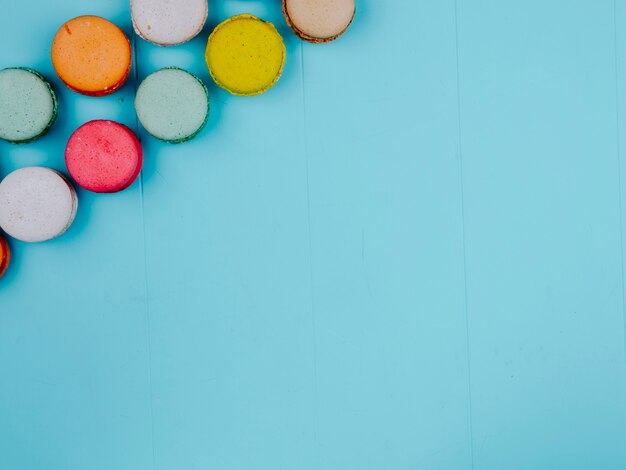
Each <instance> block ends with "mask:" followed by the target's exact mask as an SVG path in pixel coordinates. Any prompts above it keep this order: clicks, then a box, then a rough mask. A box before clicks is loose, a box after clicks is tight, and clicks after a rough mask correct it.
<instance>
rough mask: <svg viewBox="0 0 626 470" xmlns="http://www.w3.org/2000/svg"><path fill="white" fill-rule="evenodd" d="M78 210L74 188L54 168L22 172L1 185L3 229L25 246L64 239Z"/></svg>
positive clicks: (10, 175) (27, 168)
mask: <svg viewBox="0 0 626 470" xmlns="http://www.w3.org/2000/svg"><path fill="white" fill-rule="evenodd" d="M77 208H78V199H77V197H76V192H75V191H74V188H73V187H72V185H71V184H70V183H69V182H68V181H67V179H65V177H64V176H63V175H61V173H59V172H57V171H55V170H53V169H51V168H45V167H41V166H31V167H26V168H20V169H19V170H15V171H14V172H12V173H9V174H8V175H7V176H6V177H5V178H4V180H2V182H1V183H0V228H2V230H4V231H5V232H6V233H7V234H8V235H10V236H12V237H13V238H16V239H18V240H22V241H24V242H42V241H46V240H51V239H53V238H56V237H58V236H59V235H62V234H63V233H64V232H65V231H66V230H67V229H68V228H69V226H70V225H71V224H72V222H73V221H74V217H75V215H76V209H77Z"/></svg>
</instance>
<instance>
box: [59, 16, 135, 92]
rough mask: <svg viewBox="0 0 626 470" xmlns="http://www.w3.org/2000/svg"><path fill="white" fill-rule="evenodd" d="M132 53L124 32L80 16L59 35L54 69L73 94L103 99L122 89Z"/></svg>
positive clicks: (96, 18) (111, 25)
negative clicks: (101, 97)
mask: <svg viewBox="0 0 626 470" xmlns="http://www.w3.org/2000/svg"><path fill="white" fill-rule="evenodd" d="M131 63H132V52H131V47H130V42H129V41H128V38H127V37H126V35H125V34H124V32H123V31H122V30H121V29H120V28H118V27H117V26H115V25H114V24H113V23H111V22H110V21H108V20H105V19H104V18H100V17H99V16H79V17H77V18H74V19H72V20H69V21H68V22H67V23H65V24H64V25H63V26H61V28H60V29H59V30H58V31H57V33H56V35H55V36H54V41H53V43H52V65H54V69H55V70H56V72H57V74H58V75H59V78H60V79H61V81H63V83H65V85H66V86H67V87H68V88H70V89H71V90H74V91H76V92H77V93H81V94H83V95H89V96H104V95H108V94H111V93H113V92H114V91H115V90H117V89H118V88H120V87H121V86H122V85H123V84H124V81H125V80H126V78H127V77H128V73H129V72H130V67H131Z"/></svg>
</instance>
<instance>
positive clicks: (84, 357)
mask: <svg viewBox="0 0 626 470" xmlns="http://www.w3.org/2000/svg"><path fill="white" fill-rule="evenodd" d="M209 3H210V13H209V20H208V23H207V27H206V28H205V30H204V31H203V33H202V34H201V35H200V36H199V37H198V38H196V39H195V40H193V41H192V42H191V43H188V44H186V45H183V46H179V47H174V48H159V47H156V46H152V45H151V44H148V43H146V42H144V41H142V40H140V39H133V42H134V43H135V50H134V52H135V57H136V66H135V68H134V70H133V73H132V74H131V78H130V79H129V80H128V82H127V83H126V85H125V86H124V87H123V88H122V89H121V91H119V92H117V93H115V94H113V95H111V96H108V97H104V98H89V97H85V96H80V95H77V94H75V93H72V92H70V91H69V90H67V89H66V88H64V87H63V86H62V85H61V84H60V83H59V81H58V79H57V77H56V75H55V74H54V71H53V68H52V65H51V62H50V57H49V49H50V44H51V41H52V38H53V36H54V33H55V31H56V29H57V28H58V27H59V26H60V25H61V24H62V23H63V22H64V21H65V20H67V19H69V18H72V17H74V16H78V15H81V14H96V15H101V16H104V17H106V18H108V19H111V20H113V21H115V22H116V23H117V24H119V25H120V26H121V27H123V28H124V30H125V31H126V32H127V33H128V34H129V35H130V36H131V37H132V28H131V23H130V16H129V12H128V2H126V1H122V0H107V1H103V0H99V1H96V0H63V1H56V2H52V1H45V0H37V1H34V0H32V1H14V0H0V11H1V12H2V13H1V15H0V41H1V44H2V46H1V49H0V67H8V66H31V67H34V68H36V69H38V70H40V71H41V72H42V73H44V74H45V75H46V76H47V77H49V78H50V79H52V81H53V83H54V84H55V85H56V88H57V90H58V92H59V97H60V118H59V120H58V122H57V123H56V124H55V126H54V127H53V129H52V130H51V132H50V133H49V134H48V135H47V136H45V137H44V138H42V139H40V140H39V141H37V142H36V143H33V144H30V145H23V146H11V145H9V144H7V143H0V174H6V173H8V172H10V171H12V170H13V169H15V168H19V167H22V166H27V165H46V166H51V167H53V168H57V169H59V170H62V171H65V165H64V160H63V151H64V148H65V142H66V141H67V138H68V137H69V135H70V134H71V132H72V131H73V130H74V129H75V128H76V127H77V126H79V125H80V124H82V123H83V122H85V121H88V120H90V119H96V118H108V119H115V120H118V121H120V122H122V123H125V124H127V125H129V126H131V127H132V128H135V129H137V130H138V132H139V135H140V137H141V139H142V142H143V145H144V150H145V158H146V161H145V167H144V171H143V173H142V175H141V178H140V180H138V181H137V183H135V184H134V185H133V186H132V187H131V188H130V189H128V190H127V191H124V192H122V193H119V194H113V195H95V194H91V193H88V192H86V191H82V190H80V191H79V197H80V207H79V213H78V216H77V219H76V222H75V224H74V225H73V226H72V227H71V229H70V230H69V232H68V233H67V234H66V235H65V236H63V237H61V238H59V239H57V240H54V241H51V242H47V243H43V244H37V245H26V244H24V243H19V242H16V241H12V242H11V246H12V249H13V255H14V256H13V263H12V265H11V267H10V269H9V271H8V272H7V274H6V276H5V277H4V278H3V279H2V281H1V282H0V468H2V469H7V470H14V469H17V470H21V469H44V468H45V469H50V470H74V469H90V470H100V469H102V470H105V469H106V470H110V469H119V470H125V469H132V470H143V469H163V470H165V469H177V470H178V469H184V470H193V469H224V470H239V469H242V470H244V469H245V470H254V469H263V470H265V469H268V470H278V469H288V470H294V469H297V470H308V469H324V470H353V469H354V470H366V469H376V470H378V469H381V470H382V469H384V470H402V469H469V468H474V469H480V470H491V469H493V470H501V469H556V468H564V469H565V468H566V469H599V468H602V469H623V468H626V367H625V364H626V362H625V357H626V356H625V348H624V344H625V341H624V264H625V263H626V258H625V256H624V249H623V242H624V235H623V226H624V223H625V221H626V188H624V185H623V183H622V181H624V179H625V178H626V175H625V171H626V165H625V162H624V159H625V158H626V84H625V80H626V2H625V1H624V0H615V1H613V0H552V1H546V0H525V1H514V0H506V1H503V0H456V2H455V1H454V0H358V3H357V4H358V14H357V17H356V20H355V23H354V25H353V26H352V27H351V29H350V30H349V31H348V33H347V34H346V36H344V37H343V38H341V39H340V40H339V41H337V42H335V43H332V44H329V45H321V46H318V45H310V44H302V43H301V42H300V41H299V40H297V39H296V37H295V36H294V35H293V34H292V33H291V31H290V30H289V29H288V28H287V26H286V24H285V21H284V18H283V17H282V14H281V12H280V5H279V1H278V0H272V1H270V0H265V1H243V0H242V1H236V0H228V1H227V0H220V1H218V0H212V1H210V2H209ZM242 12H249V13H253V14H257V15H259V16H261V17H262V18H264V19H269V20H272V21H274V22H275V23H276V24H277V26H278V28H279V30H280V31H281V33H282V34H283V35H284V37H285V41H286V45H287V52H288V60H287V63H286V66H285V70H284V74H283V77H282V78H281V80H280V81H279V83H278V84H277V86H276V87H274V88H273V89H272V90H270V91H269V92H268V93H266V94H264V95H262V96H258V97H254V98H245V97H244V98H242V97H234V96H231V95H229V94H228V93H226V92H224V91H222V90H220V89H218V88H217V87H216V86H215V85H214V84H213V82H212V81H211V79H210V77H209V75H208V72H207V70H206V68H205V65H204V61H203V57H202V53H203V50H204V46H205V41H206V38H207V36H208V33H209V32H210V31H211V29H212V28H213V27H214V26H215V25H216V24H217V23H218V22H220V21H221V20H223V19H225V18H227V17H229V16H231V15H233V14H237V13H242ZM170 65H176V66H180V67H184V68H187V69H189V70H190V71H192V72H194V73H196V74H198V75H199V76H200V77H201V78H203V79H204V80H205V82H206V83H207V84H208V85H209V88H210V93H211V103H212V110H211V116H210V120H209V124H208V126H207V128H206V129H205V130H204V131H203V132H202V134H201V135H200V136H199V137H198V138H197V139H196V140H194V141H193V142H190V143H188V144H184V145H178V146H173V145H167V144H162V143H159V142H157V141H155V140H154V139H152V138H150V137H149V136H147V135H146V133H145V132H144V131H143V130H142V129H141V128H139V127H137V122H136V118H135V114H134V110H133V94H134V90H135V88H136V86H137V81H136V79H135V75H136V76H137V77H138V79H139V80H141V79H142V78H143V77H145V76H146V75H147V74H149V73H150V72H152V71H154V70H156V69H158V68H160V67H163V66H170Z"/></svg>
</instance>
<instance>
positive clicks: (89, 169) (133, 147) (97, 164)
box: [65, 120, 143, 193]
mask: <svg viewBox="0 0 626 470" xmlns="http://www.w3.org/2000/svg"><path fill="white" fill-rule="evenodd" d="M65 163H66V164H67V169H68V171H69V173H70V175H72V178H74V180H76V183H78V185H79V186H81V187H83V188H85V189H87V190H89V191H93V192H96V193H115V192H118V191H121V190H123V189H126V188H127V187H129V186H130V185H131V184H132V183H133V182H134V181H135V179H137V176H138V175H139V172H140V171H141V165H142V163H143V151H142V150H141V144H140V142H139V139H137V136H136V135H135V133H134V132H133V131H131V130H130V129H129V128H128V127H126V126H125V125H123V124H120V123H118V122H115V121H105V120H96V121H89V122H87V123H85V124H83V125H82V126H80V127H79V128H78V129H76V131H74V133H73V134H72V136H71V137H70V139H69V141H68V142H67V147H66V148H65Z"/></svg>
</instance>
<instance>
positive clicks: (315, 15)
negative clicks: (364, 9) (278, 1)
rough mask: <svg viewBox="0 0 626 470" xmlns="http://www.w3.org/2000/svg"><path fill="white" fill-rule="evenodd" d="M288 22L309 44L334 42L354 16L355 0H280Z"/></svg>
mask: <svg viewBox="0 0 626 470" xmlns="http://www.w3.org/2000/svg"><path fill="white" fill-rule="evenodd" d="M282 4H283V13H284V15H285V19H286V20H287V24H288V25H289V26H290V27H291V29H292V30H293V31H294V32H295V33H296V35H297V36H298V37H299V38H300V39H303V40H305V41H308V42H312V43H324V42H330V41H334V40H335V39H337V38H338V37H340V36H341V35H342V34H343V33H345V32H346V30H347V29H348V27H349V26H350V24H351V23H352V20H353V19H354V15H355V13H356V5H355V1H354V0H282Z"/></svg>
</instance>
